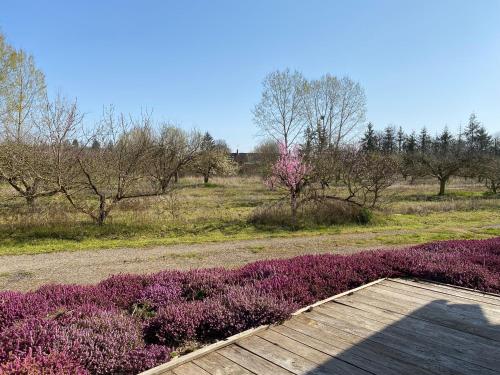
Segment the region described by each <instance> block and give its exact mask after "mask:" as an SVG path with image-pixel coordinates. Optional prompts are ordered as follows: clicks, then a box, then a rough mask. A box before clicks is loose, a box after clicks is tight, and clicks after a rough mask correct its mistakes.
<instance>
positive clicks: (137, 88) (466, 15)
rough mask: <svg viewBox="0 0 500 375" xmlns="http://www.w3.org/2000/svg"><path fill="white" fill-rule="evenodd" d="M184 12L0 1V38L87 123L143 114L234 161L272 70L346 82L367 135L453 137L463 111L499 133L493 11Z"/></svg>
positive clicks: (247, 142) (335, 7) (491, 4)
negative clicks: (209, 143)
mask: <svg viewBox="0 0 500 375" xmlns="http://www.w3.org/2000/svg"><path fill="white" fill-rule="evenodd" d="M194 3H195V5H196V6H193V4H192V3H190V4H179V3H173V2H168V4H167V3H164V2H154V1H151V2H148V4H151V6H150V7H149V8H146V7H144V6H143V4H137V3H132V2H117V1H111V2H107V3H106V4H99V3H98V2H95V1H91V2H87V3H85V4H72V6H71V7H69V6H67V5H65V3H63V2H60V1H54V2H51V3H50V4H40V3H37V2H34V1H32V2H30V5H29V6H27V5H26V2H23V4H19V3H16V2H14V1H7V2H6V3H5V4H3V9H4V11H3V12H2V14H1V15H0V31H1V32H3V33H4V34H5V36H6V39H7V41H8V42H9V43H10V44H12V45H13V46H14V47H16V48H23V49H25V50H26V51H27V52H28V53H30V54H33V56H34V58H35V61H36V64H37V66H38V67H39V68H40V69H41V70H42V71H43V72H44V73H45V76H46V83H47V88H48V92H49V94H50V95H54V94H55V93H57V92H61V93H62V94H64V95H66V96H67V97H69V98H77V99H78V102H79V105H80V108H81V110H82V112H84V113H86V118H87V121H89V122H93V121H95V120H96V119H97V118H98V117H99V115H100V113H101V110H102V108H103V106H105V105H108V104H113V105H115V107H116V108H117V110H118V111H121V112H124V113H130V114H138V113H139V112H140V111H141V110H145V109H147V110H152V111H153V115H154V117H155V119H156V120H158V121H171V122H173V123H176V124H180V125H181V126H182V127H183V128H185V129H190V128H198V129H199V130H201V131H209V132H210V133H211V134H212V135H213V136H214V137H215V138H222V139H225V140H226V141H227V142H228V144H229V145H230V147H231V149H232V151H234V152H235V151H236V150H239V152H251V151H252V149H253V147H254V146H255V145H256V144H257V143H258V142H259V138H258V137H256V135H257V133H258V129H257V127H256V125H255V124H254V123H253V121H252V117H253V116H252V113H251V110H252V108H253V107H254V106H255V105H256V104H257V103H258V101H259V99H260V94H261V83H262V80H263V79H264V77H265V75H266V74H268V73H270V72H271V71H274V70H277V69H280V70H282V69H285V68H290V69H292V70H298V71H301V72H302V73H303V74H304V75H305V76H306V77H307V78H319V77H320V76H321V75H323V74H326V73H330V74H333V75H336V76H344V75H348V76H350V77H351V78H352V79H354V80H355V81H358V82H359V83H360V84H361V86H362V87H363V88H364V89H365V92H366V96H367V116H366V121H365V124H366V123H368V122H369V121H370V122H372V123H373V124H374V125H375V128H376V129H377V130H382V129H383V128H385V127H386V126H387V125H394V126H396V127H399V126H402V127H403V129H404V130H405V131H406V132H411V131H412V130H415V131H417V132H418V131H419V130H420V129H421V128H422V127H424V126H425V127H426V128H427V129H428V130H429V132H430V133H431V134H435V133H436V132H439V131H440V130H442V129H443V128H444V127H445V126H448V128H449V129H450V130H453V131H456V130H457V129H458V128H459V127H460V126H462V127H463V126H464V125H465V124H466V123H467V120H468V118H469V115H470V114H471V113H472V112H474V113H476V114H477V116H478V119H479V121H481V123H482V124H483V125H484V126H485V127H486V128H487V130H488V131H489V132H490V133H493V134H496V133H498V132H499V131H500V121H499V118H500V107H499V106H498V99H499V98H500V71H499V70H498V66H499V63H500V22H498V21H500V19H499V18H500V17H499V16H498V15H499V14H500V2H497V1H484V2H481V3H477V4H476V3H468V2H466V1H460V2H458V1H440V2H439V3H437V4H436V3H433V2H430V1H428V2H419V3H415V4H409V3H405V4H402V3H399V2H396V1H380V2H374V1H364V2H356V3H351V2H336V3H333V4H332V3H327V2H321V1H314V2H310V3H308V5H304V4H302V3H299V2H284V1H273V2H272V3H270V4H269V3H267V2H256V3H253V2H252V3H238V4H235V3H231V2H228V1H217V2H215V3H214V2H211V3H204V2H201V1H196V2H194ZM318 15H327V16H330V18H329V20H328V21H324V20H322V19H321V18H320V17H318ZM131 21H133V22H131ZM297 25H300V26H298V27H297ZM318 51H319V52H318Z"/></svg>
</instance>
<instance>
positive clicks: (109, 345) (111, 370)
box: [58, 311, 168, 374]
mask: <svg viewBox="0 0 500 375" xmlns="http://www.w3.org/2000/svg"><path fill="white" fill-rule="evenodd" d="M58 344H59V345H60V346H61V348H63V349H65V350H67V352H69V353H70V354H71V355H72V356H73V357H74V358H76V359H78V361H79V363H81V364H82V365H83V366H84V367H85V368H86V369H88V370H89V371H90V372H91V373H92V374H116V373H120V372H121V369H123V368H124V366H125V367H128V370H127V372H126V373H137V372H139V371H141V370H144V369H145V368H147V367H144V365H143V364H142V363H141V362H140V361H138V358H137V357H138V354H140V353H145V352H146V351H147V350H145V349H146V346H145V343H144V340H143V337H142V330H141V327H140V325H139V324H138V322H137V321H136V320H135V319H133V318H132V317H130V316H127V315H125V314H117V313H113V312H109V311H101V312H96V313H93V314H91V315H86V314H84V315H82V316H80V317H79V318H78V319H75V320H74V321H73V322H71V323H70V324H69V325H67V326H65V329H64V336H63V337H62V338H60V339H59V341H58ZM151 355H152V356H151V357H148V361H149V364H148V366H149V365H151V363H153V364H155V363H160V362H162V361H165V360H166V359H168V350H167V349H166V348H163V351H159V350H158V348H156V347H155V351H154V352H152V353H151ZM134 366H136V367H137V368H133V367H134Z"/></svg>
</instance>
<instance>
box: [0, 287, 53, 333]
mask: <svg viewBox="0 0 500 375" xmlns="http://www.w3.org/2000/svg"><path fill="white" fill-rule="evenodd" d="M48 309H49V306H48V303H47V301H46V300H45V298H43V296H40V295H38V294H36V293H26V294H24V293H20V292H10V291H7V292H0V332H3V330H4V329H5V328H7V327H8V326H10V325H11V324H13V323H15V322H17V321H20V320H21V319H24V318H34V317H38V316H43V315H44V314H46V313H47V311H48Z"/></svg>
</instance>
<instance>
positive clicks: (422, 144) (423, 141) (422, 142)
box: [418, 126, 431, 153]
mask: <svg viewBox="0 0 500 375" xmlns="http://www.w3.org/2000/svg"><path fill="white" fill-rule="evenodd" d="M430 143H431V137H430V136H429V133H428V132H427V129H426V128H425V126H424V127H423V128H422V130H421V131H420V135H419V137H418V147H419V149H420V152H422V153H425V152H427V151H429V146H430Z"/></svg>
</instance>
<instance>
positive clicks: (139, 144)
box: [62, 108, 159, 225]
mask: <svg viewBox="0 0 500 375" xmlns="http://www.w3.org/2000/svg"><path fill="white" fill-rule="evenodd" d="M89 145H91V146H89ZM153 146H154V142H153V138H152V131H151V127H150V119H149V117H148V116H147V115H143V116H142V117H141V118H140V119H132V118H126V117H125V116H124V115H123V114H122V115H119V116H115V114H114V110H113V108H109V109H108V110H106V111H105V113H104V115H103V119H102V120H101V122H100V123H99V124H98V126H97V127H96V128H95V130H93V131H92V132H91V134H89V135H88V136H87V137H86V140H85V142H83V145H82V146H81V147H79V148H78V149H76V150H75V153H74V155H73V166H74V167H73V170H72V171H70V174H71V177H70V178H68V179H67V182H66V185H63V186H62V191H63V193H64V195H65V196H66V198H67V199H68V201H69V202H70V204H71V205H72V206H73V207H74V208H76V209H77V210H79V211H80V212H83V213H85V214H87V215H89V216H90V217H91V218H92V219H93V220H94V221H95V222H96V223H97V224H98V225H103V224H104V222H105V221H106V218H107V217H108V215H109V213H110V211H111V210H112V209H113V208H114V207H115V205H116V204H117V203H118V202H120V201H122V200H125V199H133V198H141V197H150V196H154V195H158V194H159V190H158V189H157V188H156V187H154V186H152V185H153V184H151V181H149V180H148V177H149V176H150V174H149V173H148V168H150V162H151V156H152V153H153V151H154V147H153ZM87 195H90V196H93V197H94V198H90V199H89V198H88V197H87Z"/></svg>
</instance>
